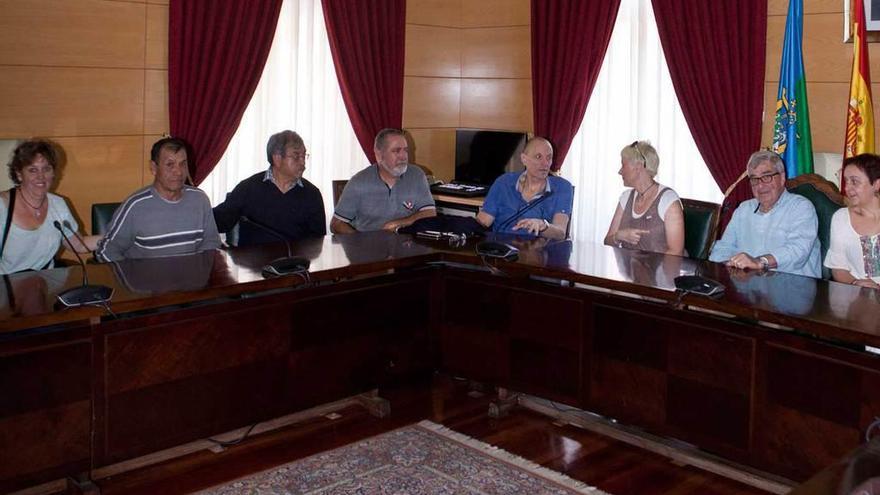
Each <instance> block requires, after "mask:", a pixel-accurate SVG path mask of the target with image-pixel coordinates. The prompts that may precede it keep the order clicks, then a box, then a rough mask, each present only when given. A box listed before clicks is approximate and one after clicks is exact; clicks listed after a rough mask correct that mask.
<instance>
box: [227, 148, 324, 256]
mask: <svg viewBox="0 0 880 495" xmlns="http://www.w3.org/2000/svg"><path fill="white" fill-rule="evenodd" d="M308 156H309V155H308V153H306V146H305V143H303V140H302V138H301V137H300V136H299V134H297V133H295V132H293V131H282V132H279V133H278V134H274V135H273V136H272V137H270V138H269V143H268V144H267V145H266V158H267V159H268V160H269V164H270V165H271V166H270V167H269V169H268V170H266V171H265V172H259V173H257V174H254V175H252V176H251V177H248V178H247V179H245V180H243V181H241V182H240V183H239V184H238V185H237V186H235V189H233V190H232V192H230V193H228V194H227V195H226V200H225V201H224V202H223V203H221V204H220V205H218V206H217V207H215V208H214V220H215V221H216V222H217V229H218V230H219V231H220V232H228V231H230V230H231V229H232V228H233V227H234V226H235V224H236V223H238V221H239V219H241V217H242V216H246V217H248V218H249V219H250V220H252V221H253V222H256V223H258V224H261V225H264V226H266V227H269V228H270V229H273V230H275V231H277V232H278V233H280V234H281V235H283V236H284V237H285V238H287V239H290V240H297V239H302V238H305V237H314V236H322V235H325V234H326V233H327V227H326V224H325V216H324V201H323V199H322V198H321V192H320V191H318V188H317V187H315V186H314V185H313V184H312V183H311V182H309V181H307V180H306V179H304V178H303V176H302V175H303V172H304V171H305V169H306V160H307V159H308ZM277 241H278V238H277V237H275V236H273V235H272V234H271V233H269V232H267V231H266V229H261V228H259V227H257V226H254V225H252V224H251V223H249V222H241V227H240V231H239V243H238V244H239V245H240V246H247V245H250V244H261V243H265V242H277Z"/></svg>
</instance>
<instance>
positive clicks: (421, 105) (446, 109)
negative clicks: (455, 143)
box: [403, 77, 463, 128]
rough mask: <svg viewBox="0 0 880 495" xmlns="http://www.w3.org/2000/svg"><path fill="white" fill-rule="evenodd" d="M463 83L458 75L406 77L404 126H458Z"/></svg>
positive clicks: (404, 87) (404, 86)
mask: <svg viewBox="0 0 880 495" xmlns="http://www.w3.org/2000/svg"><path fill="white" fill-rule="evenodd" d="M462 82H463V80H461V79H457V78H439V77H437V78H426V77H407V78H405V79H404V85H403V89H404V91H403V125H404V127H407V128H411V127H456V126H458V124H459V107H460V103H461V85H462Z"/></svg>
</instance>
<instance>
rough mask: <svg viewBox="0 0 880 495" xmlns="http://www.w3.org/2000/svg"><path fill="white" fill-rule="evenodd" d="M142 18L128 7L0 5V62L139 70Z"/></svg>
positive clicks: (43, 2)
mask: <svg viewBox="0 0 880 495" xmlns="http://www.w3.org/2000/svg"><path fill="white" fill-rule="evenodd" d="M144 15H145V7H144V5H138V4H134V3H123V2H104V1H101V0H78V1H75V2H72V1H69V0H28V1H26V2H15V1H7V2H3V4H2V15H0V64H10V65H44V66H45V65H48V66H55V65H63V66H79V67H142V66H143V63H144Z"/></svg>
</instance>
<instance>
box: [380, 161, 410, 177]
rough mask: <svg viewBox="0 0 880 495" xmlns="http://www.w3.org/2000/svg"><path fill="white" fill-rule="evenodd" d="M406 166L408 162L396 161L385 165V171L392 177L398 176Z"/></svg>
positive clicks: (403, 172) (404, 171)
mask: <svg viewBox="0 0 880 495" xmlns="http://www.w3.org/2000/svg"><path fill="white" fill-rule="evenodd" d="M407 166H408V164H406V163H398V164H397V165H392V166H390V167H386V168H385V171H386V172H388V173H389V174H391V175H392V176H393V177H400V176H401V175H403V174H405V173H406V168H407Z"/></svg>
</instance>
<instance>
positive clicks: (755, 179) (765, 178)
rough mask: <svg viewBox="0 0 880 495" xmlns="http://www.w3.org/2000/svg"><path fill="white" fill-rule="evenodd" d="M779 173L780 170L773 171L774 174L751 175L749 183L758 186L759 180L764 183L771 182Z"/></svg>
mask: <svg viewBox="0 0 880 495" xmlns="http://www.w3.org/2000/svg"><path fill="white" fill-rule="evenodd" d="M777 175H779V172H773V173H772V174H766V175H759V176H757V177H749V184H751V185H753V186H757V185H758V183H759V182H763V183H764V184H769V183H770V181H772V180H773V178H774V177H776V176H777Z"/></svg>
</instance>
